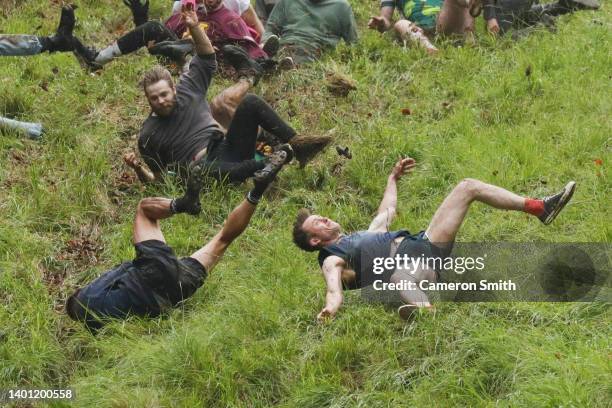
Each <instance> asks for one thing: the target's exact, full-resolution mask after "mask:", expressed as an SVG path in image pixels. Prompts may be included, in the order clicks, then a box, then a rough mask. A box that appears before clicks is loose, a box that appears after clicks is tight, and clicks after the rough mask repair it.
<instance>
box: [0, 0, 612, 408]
mask: <svg viewBox="0 0 612 408" xmlns="http://www.w3.org/2000/svg"><path fill="white" fill-rule="evenodd" d="M15 3H17V7H16V8H12V5H13V4H15ZM152 3H154V4H153V5H152V12H151V14H152V15H153V16H163V15H165V14H167V13H168V12H169V8H170V5H169V3H170V2H168V1H164V2H162V1H153V2H152ZM351 3H352V4H353V6H354V8H355V12H356V15H357V19H358V23H359V25H360V27H361V41H360V42H359V44H357V45H355V46H353V47H346V46H341V47H339V49H338V50H336V51H335V52H333V53H331V54H329V55H328V56H326V57H325V58H324V59H323V60H322V61H321V62H320V63H318V64H314V65H312V66H310V67H308V68H305V69H301V70H298V71H291V72H287V73H284V74H282V75H279V76H278V77H274V78H272V79H269V80H265V81H263V82H262V83H261V84H260V85H259V86H258V87H257V88H256V89H255V92H256V93H258V94H260V95H263V96H264V97H265V98H266V99H267V100H269V101H270V102H271V103H272V104H273V105H274V106H275V107H276V108H277V109H278V110H279V111H280V112H281V113H282V116H283V117H285V118H287V119H289V120H290V122H291V123H292V124H293V125H294V126H295V127H296V129H297V130H298V131H299V132H300V133H303V134H323V133H325V132H332V133H333V135H334V137H335V138H336V142H335V144H339V145H348V146H349V147H350V148H351V150H352V152H353V159H352V160H346V159H344V158H342V157H340V156H338V155H336V152H335V151H334V149H329V150H328V151H327V152H326V153H325V154H324V155H323V156H321V157H320V158H319V159H317V160H316V161H315V162H314V163H313V164H311V165H309V166H308V167H307V168H306V169H304V170H300V169H299V168H298V167H297V165H293V166H290V167H289V168H288V169H287V170H286V171H284V173H283V174H282V175H281V177H280V179H279V181H278V182H277V184H276V187H275V189H274V191H272V192H271V193H270V194H269V195H268V196H267V199H266V200H264V201H263V202H262V204H260V206H259V208H258V212H257V214H256V216H255V217H254V219H253V222H252V225H251V226H250V227H249V229H248V230H247V231H246V233H245V234H244V236H242V237H241V238H240V239H239V240H238V241H237V242H236V244H235V245H234V246H232V248H231V249H230V250H229V252H228V254H227V256H226V258H225V259H224V261H223V262H222V263H221V264H220V265H219V266H218V267H217V268H216V269H215V271H214V272H213V274H212V276H210V277H209V279H208V280H207V282H206V284H205V285H204V287H203V288H202V289H201V290H199V291H198V293H197V294H196V295H195V296H194V297H193V298H192V299H190V300H188V301H187V302H185V304H184V306H183V307H182V308H181V309H180V310H176V311H174V312H173V313H171V314H170V315H169V316H168V317H165V318H160V319H156V320H153V321H141V320H138V319H130V320H128V321H127V322H117V323H114V324H111V325H109V326H108V327H107V328H106V329H105V330H104V331H103V332H102V333H100V334H99V335H98V336H95V337H94V336H92V335H91V334H89V333H88V332H87V331H85V330H84V329H83V328H82V327H81V326H80V325H78V324H75V323H74V322H72V321H70V319H68V318H67V317H66V316H65V315H64V314H63V310H62V307H63V302H64V301H65V298H66V297H67V296H68V295H69V294H70V293H71V292H72V291H73V290H74V288H75V287H77V286H79V285H81V284H83V283H84V282H87V281H89V280H91V279H92V278H94V277H96V276H98V275H99V274H100V273H102V272H103V271H104V270H106V269H107V268H110V267H112V266H113V265H116V264H117V263H119V262H120V261H122V260H125V259H130V258H131V257H133V248H132V246H131V242H130V240H131V223H132V217H133V212H134V209H135V206H136V203H137V202H138V200H139V199H140V198H142V197H144V196H147V195H164V196H170V195H176V194H178V193H179V192H180V188H179V187H178V186H176V185H173V183H172V182H168V183H167V184H166V185H162V186H152V187H146V188H144V187H142V186H141V185H139V183H137V182H135V181H134V177H133V176H132V175H131V173H130V172H129V171H128V169H127V168H126V167H125V166H124V165H123V163H122V161H121V154H122V153H123V152H124V151H125V150H126V149H129V148H132V147H133V146H134V143H135V139H134V135H136V133H137V131H138V129H139V126H140V124H141V122H142V120H143V119H144V118H145V116H146V114H147V112H148V109H147V105H146V101H145V100H144V98H143V97H142V96H141V93H140V91H139V89H138V87H137V83H138V80H139V78H140V76H141V74H142V73H143V72H144V71H145V70H147V68H149V67H151V66H152V65H154V64H155V62H156V61H155V59H154V58H152V57H151V56H149V55H148V54H147V53H146V52H141V53H139V54H136V55H132V56H129V57H125V58H122V59H120V60H117V61H115V62H113V63H111V64H109V65H108V66H107V68H106V69H105V70H104V71H103V72H102V73H101V74H100V75H89V74H87V73H85V72H84V71H83V70H82V69H81V68H80V66H79V65H78V64H77V62H76V60H75V59H74V57H73V56H72V55H71V54H55V55H41V56H36V57H30V58H1V59H0V72H2V74H1V76H0V113H1V114H3V115H6V116H10V117H15V118H19V119H23V120H29V121H40V122H42V123H44V125H45V127H46V129H47V133H46V135H45V136H44V138H43V139H42V140H41V141H31V140H27V139H26V138H25V137H24V136H23V135H21V134H17V133H14V132H10V131H6V130H2V131H0V132H1V133H0V135H1V137H0V157H1V162H0V163H1V164H0V305H1V307H0V388H9V387H11V388H12V387H15V386H27V387H30V388H39V387H47V388H59V387H62V388H66V387H70V388H73V389H75V390H76V393H77V398H76V399H75V400H74V401H72V402H71V403H55V404H51V405H50V406H53V407H63V406H75V407H196V406H202V407H271V406H278V407H313V408H320V407H335V408H337V407H422V406H435V407H438V406H439V407H444V406H521V407H522V406H524V407H536V406H542V407H557V406H565V407H587V406H588V407H604V406H609V404H610V400H611V399H612V388H611V386H610V384H612V376H611V375H610V373H611V372H612V370H611V360H610V346H611V345H610V339H611V338H612V330H611V327H612V325H611V324H610V323H611V321H612V319H611V311H610V307H609V305H608V304H544V303H542V304H526V303H522V304H439V305H438V308H437V312H436V313H435V314H423V315H420V316H418V318H417V319H416V320H415V321H414V322H412V323H410V324H405V323H403V322H402V321H400V320H399V319H398V317H397V315H396V314H395V313H394V310H393V309H391V308H388V307H385V306H384V305H373V304H366V303H365V302H363V301H362V300H361V299H360V297H359V294H358V293H351V294H348V295H347V296H346V299H345V305H344V307H343V309H342V310H341V312H340V313H339V315H338V316H337V317H336V319H335V320H333V321H332V322H329V323H327V324H323V325H319V324H317V323H316V322H315V316H316V314H317V313H318V311H319V310H320V308H321V307H322V305H323V302H324V284H323V280H322V279H321V278H320V276H319V270H318V265H317V262H316V260H315V256H314V255H311V254H305V253H303V252H301V251H299V250H298V249H297V248H296V247H294V246H293V245H292V244H291V241H290V235H291V234H290V227H291V223H292V221H293V218H294V215H295V213H296V211H297V209H298V208H300V207H302V206H307V207H310V208H312V209H314V210H315V211H318V212H321V213H323V214H326V215H328V216H330V217H332V218H334V219H337V220H338V221H339V222H340V223H341V224H342V225H344V227H345V228H346V229H347V230H349V231H350V230H354V229H360V228H365V227H367V225H368V223H369V220H370V219H371V217H372V216H373V214H374V213H375V210H376V208H377V205H378V201H379V199H380V197H381V195H382V191H383V188H384V182H385V180H386V175H387V173H388V171H389V169H390V167H391V165H392V164H393V163H394V162H395V160H396V159H397V158H398V157H399V156H401V155H411V156H412V157H415V158H416V159H417V160H418V161H419V167H418V170H417V171H416V172H415V173H414V174H413V175H412V176H411V177H409V178H406V179H405V180H403V181H402V183H401V185H400V192H399V203H400V204H399V207H400V208H399V211H400V214H399V216H398V219H397V220H396V222H395V223H394V227H395V228H400V227H402V228H409V229H410V230H411V231H418V230H420V229H424V228H425V227H426V226H427V223H428V221H429V219H430V218H431V216H432V214H433V212H434V211H435V209H436V207H437V206H438V205H439V204H440V202H441V201H442V199H443V198H444V196H445V195H446V194H447V193H448V192H449V191H450V189H451V188H452V187H453V186H454V185H455V184H456V183H457V182H459V181H460V180H461V179H462V178H465V177H473V178H478V179H482V180H484V181H487V182H490V183H494V184H498V185H501V186H504V187H506V188H508V189H511V190H513V191H516V192H517V193H521V194H525V195H530V196H539V195H544V194H548V193H550V192H551V191H554V190H556V189H558V188H559V187H560V186H562V185H563V184H564V183H565V182H566V181H567V180H569V179H574V180H576V181H577V182H578V190H577V193H576V195H575V196H574V199H573V201H572V202H571V204H570V205H569V206H568V207H567V209H566V210H565V211H564V213H563V214H562V215H561V216H560V217H559V219H558V220H557V221H556V222H555V223H554V225H551V226H549V227H543V226H542V225H541V224H540V223H539V222H537V221H534V219H533V218H531V217H529V216H527V215H524V214H515V213H512V214H510V213H500V212H497V211H493V210H491V209H489V208H485V207H484V206H482V205H475V206H474V208H473V209H472V210H471V211H470V214H469V216H468V219H467V221H466V223H465V225H464V227H463V228H462V230H461V233H460V236H459V240H461V241H472V242H475V241H482V240H499V241H517V242H521V241H535V240H542V241H548V242H572V241H573V242H610V240H611V238H612V232H611V224H610V220H611V219H612V214H611V210H610V202H611V201H612V200H611V198H612V195H611V190H612V185H611V183H610V178H609V177H608V169H607V167H608V166H609V164H610V162H611V160H612V156H611V155H610V135H611V134H612V132H611V131H612V122H611V120H610V117H611V114H612V99H611V98H610V95H611V94H612V93H611V91H612V85H611V84H612V82H611V81H610V79H611V78H612V71H611V67H612V53H611V52H610V50H611V48H610V39H611V37H610V27H611V24H612V18H611V13H610V10H609V7H608V6H609V4H605V5H604V8H603V10H601V11H599V12H597V13H589V12H583V13H577V14H575V15H572V16H567V17H564V18H561V19H560V20H559V22H558V32H557V34H554V35H553V34H551V33H549V32H547V31H539V32H536V33H534V34H533V35H531V36H530V37H528V38H526V39H524V40H522V41H520V42H512V41H510V40H509V39H501V40H495V39H492V38H489V37H488V36H487V35H486V34H484V32H483V29H482V22H481V21H480V22H479V26H480V27H479V33H480V35H479V41H478V45H477V46H465V47H453V46H452V45H450V44H440V46H441V53H440V55H439V56H438V57H436V58H430V57H427V56H426V55H425V54H424V53H423V52H422V51H420V50H415V49H405V48H402V47H401V46H400V45H398V44H397V43H395V42H393V41H392V37H391V36H390V35H385V36H381V35H379V34H377V33H374V32H367V31H366V30H365V29H364V26H365V23H366V21H367V18H368V16H369V15H370V14H372V13H375V12H376V10H377V2H373V1H356V0H353V1H352V2H351ZM78 4H79V6H80V8H79V9H78V10H77V19H78V25H77V29H76V32H77V34H78V35H79V36H81V37H83V38H84V39H85V40H86V41H87V42H90V43H94V44H97V45H99V46H103V45H106V44H108V43H109V42H110V41H111V40H112V38H114V37H115V36H116V35H117V34H118V33H121V32H122V31H123V30H126V29H129V28H131V18H130V15H129V10H128V9H127V8H126V7H124V6H123V5H122V3H121V1H119V0H95V1H94V0H79V1H78ZM7 7H8V8H7ZM7 7H5V8H4V10H3V15H2V14H0V30H1V31H2V32H5V33H36V34H47V33H50V32H52V30H54V28H55V25H56V21H57V17H58V14H59V6H58V5H57V2H55V1H42V2H11V1H9V2H8V3H7ZM528 68H529V69H530V71H531V74H530V75H529V76H526V70H527V69H528ZM327 73H340V74H343V75H347V76H348V77H350V78H352V79H353V80H354V81H356V83H357V90H356V91H355V92H353V93H351V94H350V95H349V96H348V97H347V98H338V97H334V96H332V95H331V94H330V93H329V92H328V90H327V89H326V87H325V77H326V74H327ZM229 84H230V82H229V81H227V80H222V79H219V78H217V79H215V82H214V85H213V88H212V90H211V91H210V95H214V94H216V93H217V92H218V91H220V90H221V89H223V88H224V87H226V86H228V85H229ZM405 108H408V109H410V112H411V114H410V115H404V114H402V109H405ZM597 159H599V160H601V162H599V161H597V163H596V160H597ZM598 163H602V164H598ZM246 190H247V186H246V185H245V186H241V187H227V186H218V185H215V186H212V187H211V188H210V190H209V191H207V192H206V193H205V194H204V195H203V208H204V210H203V212H202V214H201V216H200V217H198V218H197V219H193V218H191V217H187V216H177V217H174V218H172V219H171V220H169V221H166V222H164V224H163V228H164V232H165V234H166V238H167V240H168V242H169V244H170V245H172V246H173V247H174V248H175V250H176V251H177V252H178V253H179V254H189V253H191V252H192V251H194V250H195V249H196V248H198V247H199V246H201V245H202V244H203V243H204V242H205V241H206V240H207V239H208V238H210V237H212V235H213V233H214V232H215V231H216V230H217V229H218V228H219V227H220V224H221V223H222V221H223V219H224V218H225V216H226V215H227V214H228V212H229V211H230V210H231V209H232V208H233V206H234V205H235V204H237V203H238V202H239V200H240V199H241V198H242V197H243V195H244V193H245V192H246ZM22 406H29V405H22ZM41 406H42V405H41Z"/></svg>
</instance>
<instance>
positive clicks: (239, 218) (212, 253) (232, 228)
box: [191, 199, 257, 273]
mask: <svg viewBox="0 0 612 408" xmlns="http://www.w3.org/2000/svg"><path fill="white" fill-rule="evenodd" d="M255 208H257V205H256V204H252V203H250V202H249V201H247V200H246V199H245V200H243V201H242V202H241V203H240V204H239V205H238V207H236V208H234V210H232V212H231V213H230V215H229V216H228V217H227V220H226V221H225V223H224V224H223V228H222V229H221V231H219V232H218V233H217V235H215V236H214V238H213V239H212V240H211V241H210V242H208V243H207V244H206V245H205V246H204V247H203V248H200V249H199V250H197V251H196V252H194V253H193V254H192V255H191V257H192V258H194V259H196V260H197V261H198V262H200V263H201V264H202V265H203V266H204V268H206V271H207V272H208V273H210V272H211V270H212V269H213V268H214V267H215V265H216V264H217V262H219V260H220V259H221V257H223V254H224V253H225V251H226V250H227V248H228V247H229V246H230V244H231V243H232V242H233V241H234V240H235V239H236V238H238V237H239V236H240V234H242V233H243V232H244V230H245V229H246V227H247V226H248V225H249V222H250V221H251V217H252V216H253V214H254V213H255Z"/></svg>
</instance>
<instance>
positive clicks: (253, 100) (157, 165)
mask: <svg viewBox="0 0 612 408" xmlns="http://www.w3.org/2000/svg"><path fill="white" fill-rule="evenodd" d="M183 18H184V19H185V22H186V25H187V26H188V28H189V31H190V33H191V36H192V38H193V41H194V46H195V51H196V55H195V56H194V57H193V59H192V61H191V65H190V67H189V71H188V72H187V73H185V74H184V75H183V76H182V77H181V81H180V83H179V84H178V85H177V86H176V87H175V85H174V82H173V81H172V77H171V75H170V73H169V72H168V71H167V70H166V69H164V68H162V67H156V68H154V69H152V70H151V71H149V72H147V73H146V74H145V76H144V79H143V81H142V82H143V89H144V92H145V96H146V97H147V100H148V102H149V105H150V106H151V114H150V115H149V117H148V118H147V119H146V120H145V122H144V124H143V126H142V129H141V131H140V137H139V140H138V149H139V151H140V154H141V156H142V158H143V160H144V162H145V163H146V165H147V166H148V169H147V167H145V166H144V165H143V164H142V163H140V162H139V161H138V160H137V159H136V156H135V155H134V154H133V153H132V154H128V155H126V156H125V157H124V161H125V162H126V163H127V164H128V166H130V167H132V168H133V169H134V170H135V171H136V174H137V175H138V177H139V179H140V180H141V181H143V182H149V181H153V180H157V179H159V178H160V176H161V173H162V172H163V171H164V170H166V169H167V168H168V167H171V166H178V168H179V169H184V168H186V167H188V166H189V165H190V164H191V163H192V162H194V161H201V162H202V163H203V165H204V166H205V167H206V168H207V170H208V173H209V174H210V175H212V176H214V177H217V178H220V179H221V178H227V179H228V180H229V181H231V182H242V181H244V180H246V179H247V178H249V177H252V176H253V175H254V173H255V172H257V171H259V170H262V169H263V168H264V167H265V166H266V164H267V162H266V160H264V161H257V160H255V158H254V155H255V145H256V141H257V135H258V132H259V127H262V128H263V129H264V130H266V131H268V132H269V133H271V134H272V135H274V136H275V137H276V138H277V139H278V140H279V141H280V143H281V144H282V146H281V148H282V149H284V150H285V151H287V152H288V154H289V156H290V159H291V157H292V156H293V152H292V148H291V146H290V145H289V144H288V143H289V142H290V141H291V142H292V143H293V142H294V140H292V139H293V138H294V136H295V135H296V132H295V131H294V130H293V129H292V128H291V127H290V126H289V125H288V124H287V123H285V122H284V121H283V120H282V119H281V118H280V117H279V116H278V115H277V114H276V112H274V110H273V109H272V108H271V107H270V106H269V105H268V104H267V103H266V102H264V101H263V100H262V99H261V98H259V97H258V96H255V95H251V94H248V95H246V96H245V97H244V99H242V101H241V102H240V104H239V105H238V107H237V108H236V111H235V113H234V115H233V118H232V120H231V122H230V123H229V125H228V129H227V132H225V135H224V131H223V130H222V128H221V126H220V125H219V124H218V123H217V121H215V119H214V118H213V115H212V113H211V108H210V106H209V104H208V102H207V101H206V92H207V90H208V88H209V86H210V83H211V80H212V76H213V74H214V72H215V69H216V60H215V51H214V49H213V47H212V45H211V43H210V41H209V39H208V37H207V36H206V34H205V33H204V32H203V31H202V30H201V28H200V27H199V25H198V20H197V15H196V14H195V12H194V11H183ZM327 142H329V141H327ZM325 144H326V143H325ZM325 144H323V146H322V147H324V145H325ZM322 147H321V148H322ZM296 153H297V154H298V156H299V153H298V152H296ZM298 159H299V157H298ZM149 169H150V170H149Z"/></svg>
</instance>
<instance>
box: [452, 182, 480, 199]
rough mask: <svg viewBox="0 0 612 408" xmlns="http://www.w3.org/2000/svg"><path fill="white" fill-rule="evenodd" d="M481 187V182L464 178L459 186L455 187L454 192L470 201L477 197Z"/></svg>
mask: <svg viewBox="0 0 612 408" xmlns="http://www.w3.org/2000/svg"><path fill="white" fill-rule="evenodd" d="M481 185H482V181H480V180H476V179H472V178H465V179H463V180H461V182H459V184H457V187H455V191H456V192H458V193H459V194H461V195H462V196H465V197H466V198H468V199H470V200H472V199H473V198H474V197H476V196H477V195H478V193H479V191H480V187H481Z"/></svg>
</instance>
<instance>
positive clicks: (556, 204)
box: [538, 181, 576, 225]
mask: <svg viewBox="0 0 612 408" xmlns="http://www.w3.org/2000/svg"><path fill="white" fill-rule="evenodd" d="M574 190H576V182H575V181H570V182H569V183H567V184H566V185H565V187H564V188H563V190H561V191H560V192H558V193H557V194H555V195H553V196H549V197H545V198H544V199H543V201H544V213H543V214H542V215H540V216H538V218H539V219H540V221H542V222H543V223H544V225H548V224H550V223H551V222H553V220H554V219H555V217H557V215H558V214H559V213H560V212H561V210H562V209H563V207H565V205H566V204H567V203H568V202H569V200H570V199H571V198H572V195H573V194H574Z"/></svg>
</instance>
